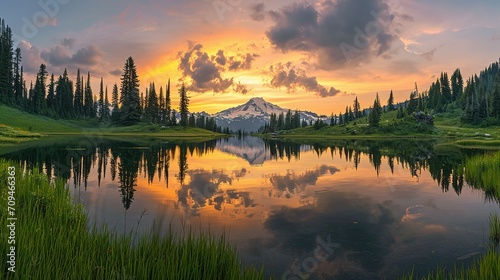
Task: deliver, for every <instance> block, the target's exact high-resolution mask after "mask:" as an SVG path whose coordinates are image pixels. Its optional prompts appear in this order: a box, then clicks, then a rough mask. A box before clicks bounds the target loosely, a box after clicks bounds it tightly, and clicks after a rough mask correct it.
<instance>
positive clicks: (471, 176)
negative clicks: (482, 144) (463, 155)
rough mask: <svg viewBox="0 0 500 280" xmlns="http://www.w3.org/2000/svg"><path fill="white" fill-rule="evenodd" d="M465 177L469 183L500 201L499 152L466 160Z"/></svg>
mask: <svg viewBox="0 0 500 280" xmlns="http://www.w3.org/2000/svg"><path fill="white" fill-rule="evenodd" d="M465 179H466V181H467V183H468V184H469V185H471V186H473V187H474V188H477V189H482V190H484V191H485V193H486V195H488V196H493V197H494V198H496V199H497V201H500V152H497V153H494V154H487V155H480V156H475V157H472V158H470V159H468V160H466V161H465Z"/></svg>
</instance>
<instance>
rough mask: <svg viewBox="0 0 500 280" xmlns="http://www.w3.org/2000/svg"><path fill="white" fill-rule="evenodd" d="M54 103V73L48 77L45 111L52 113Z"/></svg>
mask: <svg viewBox="0 0 500 280" xmlns="http://www.w3.org/2000/svg"><path fill="white" fill-rule="evenodd" d="M55 103H56V95H55V81H54V73H52V75H51V76H50V82H49V91H48V93H47V109H48V110H49V111H54V109H55Z"/></svg>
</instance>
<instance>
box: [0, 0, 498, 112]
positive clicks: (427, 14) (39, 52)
mask: <svg viewBox="0 0 500 280" xmlns="http://www.w3.org/2000/svg"><path fill="white" fill-rule="evenodd" d="M19 3H20V2H19V1H15V0H4V1H3V3H2V9H1V10H0V18H3V19H5V20H6V23H7V24H8V25H9V26H10V27H11V28H12V31H13V33H14V39H15V46H16V47H19V48H21V51H22V56H23V66H24V70H25V78H26V80H27V83H28V84H29V82H30V81H31V80H34V75H35V74H36V72H37V70H38V68H39V66H40V64H42V63H44V64H46V65H47V70H48V72H49V73H54V74H55V76H56V77H57V76H59V75H61V74H62V73H63V71H64V69H65V68H66V69H67V70H68V74H69V76H70V77H71V78H72V79H76V71H77V69H80V70H81V71H82V73H87V72H90V74H91V77H92V86H93V91H94V93H98V90H99V87H98V86H99V80H100V78H101V77H102V78H103V79H104V84H105V85H107V86H108V88H109V90H110V91H111V88H112V85H113V84H114V83H118V84H119V83H120V75H121V74H122V69H123V67H124V64H125V61H126V59H127V58H128V57H130V56H132V57H133V58H134V61H135V63H136V66H137V69H138V74H139V79H140V88H141V91H143V92H144V91H145V89H146V87H149V84H150V83H152V82H154V83H155V85H156V88H158V87H160V86H163V88H165V87H166V84H167V81H168V79H171V81H172V92H173V94H172V104H177V103H176V102H177V100H178V96H177V94H175V93H176V92H177V88H178V87H179V86H180V85H181V83H184V84H186V85H187V86H188V90H189V91H188V95H189V96H190V111H206V112H208V113H216V112H218V111H221V110H223V109H226V108H229V107H234V106H237V105H240V104H242V103H245V102H246V101H248V99H250V98H252V97H263V98H264V99H265V100H267V101H269V102H272V103H275V104H277V105H279V106H281V107H284V108H290V109H299V110H308V111H314V112H316V113H319V114H325V115H330V114H331V113H334V114H338V113H339V112H344V111H345V107H346V106H348V105H352V103H353V100H354V98H355V97H356V96H357V97H358V99H359V101H360V103H361V107H362V108H364V107H369V106H371V105H372V104H373V100H374V98H375V95H376V93H379V96H380V99H381V100H382V103H383V104H385V103H386V100H387V99H388V97H389V93H390V91H391V90H393V92H394V96H395V100H396V102H399V101H403V100H406V99H408V97H409V95H410V92H411V91H412V90H413V89H414V87H415V83H417V85H418V88H419V90H420V91H424V90H426V89H428V87H429V85H430V84H431V83H432V82H433V81H435V80H436V78H437V77H438V76H439V75H440V73H441V72H442V71H445V72H448V73H451V72H453V71H454V70H455V69H456V68H460V70H461V72H462V75H463V76H464V78H465V79H466V78H468V77H469V76H471V75H473V74H475V73H479V71H481V70H482V69H484V68H485V67H487V66H489V64H491V63H493V62H495V61H498V60H499V58H500V13H499V12H498V11H500V1H495V0H478V1H464V0H440V1H430V0H418V1H416V0H317V1H313V0H297V1H290V0H289V1H284V0H270V1H265V2H262V1H258V0H247V1H243V0H168V1H162V0H100V1H97V0H88V1H76V0H39V1H24V2H22V5H20V4H19Z"/></svg>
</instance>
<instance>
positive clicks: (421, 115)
mask: <svg viewBox="0 0 500 280" xmlns="http://www.w3.org/2000/svg"><path fill="white" fill-rule="evenodd" d="M395 110H397V114H396V117H397V118H398V119H403V118H405V117H407V116H414V117H415V119H416V120H417V121H418V120H422V121H423V120H425V121H426V123H427V124H429V125H433V115H435V114H440V113H445V112H452V113H453V112H455V114H458V115H459V116H460V120H461V122H462V123H470V124H476V125H477V124H481V123H484V124H486V125H491V124H500V67H499V62H495V63H492V64H491V65H490V66H489V67H487V68H485V69H484V70H483V71H481V72H480V74H479V76H478V75H473V76H471V77H470V78H469V79H468V80H467V81H466V83H465V85H464V79H463V77H462V74H461V72H460V69H456V70H455V71H454V72H453V74H452V75H451V77H449V76H448V73H446V72H442V73H441V75H440V76H439V78H437V79H436V81H435V82H433V83H432V84H431V85H430V87H429V89H428V90H426V91H424V92H419V90H418V85H417V84H416V83H415V88H414V90H413V91H411V92H410V95H409V99H407V100H405V101H403V102H399V103H395V102H394V94H393V91H392V90H391V92H390V94H389V99H388V100H387V103H386V105H382V103H381V101H380V98H379V95H378V93H377V94H376V97H375V100H374V101H373V105H372V106H370V107H368V108H365V109H361V105H360V103H359V101H358V98H357V97H356V98H355V99H354V101H353V105H352V106H346V109H345V113H342V112H340V113H339V114H338V115H334V114H333V113H332V114H331V115H330V118H329V122H328V123H327V121H325V120H323V119H321V118H318V119H317V120H316V121H315V122H314V123H309V124H308V123H307V122H306V121H304V120H302V121H301V120H300V116H299V115H298V114H294V115H293V116H294V117H295V116H296V115H297V117H299V119H298V120H295V121H294V122H292V123H293V124H295V125H287V121H286V120H287V119H288V118H290V117H289V115H290V111H289V112H288V113H287V115H286V116H287V117H284V116H283V113H282V114H281V115H280V116H279V117H278V118H276V115H271V117H270V120H269V123H267V124H266V125H265V126H264V128H263V129H262V130H261V132H264V133H268V132H275V131H279V130H289V129H294V128H297V127H300V126H302V127H305V126H313V127H314V128H316V129H319V128H321V127H324V126H328V125H330V126H336V125H345V124H348V123H351V122H355V121H357V120H359V119H361V118H366V119H367V121H368V125H369V126H371V127H377V126H379V124H380V118H381V115H382V113H385V112H390V111H395ZM288 123H290V122H288ZM297 124H301V125H297Z"/></svg>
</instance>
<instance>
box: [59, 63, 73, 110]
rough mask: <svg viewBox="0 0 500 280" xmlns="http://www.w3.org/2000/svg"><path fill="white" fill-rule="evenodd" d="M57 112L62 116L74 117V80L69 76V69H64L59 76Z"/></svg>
mask: <svg viewBox="0 0 500 280" xmlns="http://www.w3.org/2000/svg"><path fill="white" fill-rule="evenodd" d="M56 104H57V105H56V106H57V108H56V112H57V114H58V115H59V117H61V118H66V119H69V118H74V117H75V110H74V104H73V82H72V81H71V80H70V79H69V77H68V71H67V70H66V69H64V73H63V75H62V76H59V79H58V81H57V85H56Z"/></svg>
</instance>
